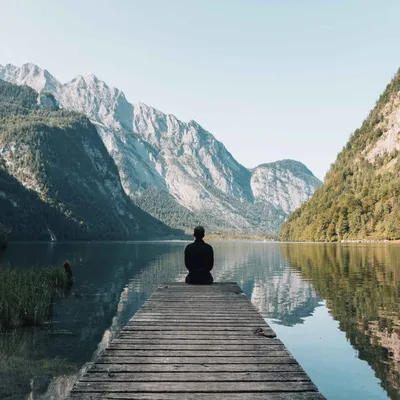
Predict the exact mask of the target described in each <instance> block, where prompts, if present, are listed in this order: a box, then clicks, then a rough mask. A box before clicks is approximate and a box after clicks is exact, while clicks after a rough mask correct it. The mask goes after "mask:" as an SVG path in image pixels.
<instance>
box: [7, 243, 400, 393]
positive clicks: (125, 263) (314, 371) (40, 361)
mask: <svg viewBox="0 0 400 400" xmlns="http://www.w3.org/2000/svg"><path fill="white" fill-rule="evenodd" d="M186 244H187V243H185V242H106V243H99V242H96V243H94V242H92V243H78V242H74V243H12V244H10V247H9V249H7V251H6V253H5V254H3V255H2V256H1V258H0V268H1V267H2V266H11V267H12V268H30V267H32V266H41V265H59V264H62V262H63V261H64V260H65V259H68V260H69V261H70V262H71V264H72V266H73V271H74V278H75V284H74V286H73V288H72V291H71V293H70V295H69V297H68V298H66V299H63V300H61V301H58V302H57V304H56V307H55V313H54V317H53V320H52V321H51V322H50V323H48V324H46V325H45V326H43V327H36V328H24V329H22V328H21V329H18V330H15V331H13V332H10V333H7V334H0V398H7V399H18V400H20V399H25V398H26V399H28V398H29V399H63V398H64V395H65V393H66V392H67V391H68V390H69V389H70V388H71V387H72V385H73V384H74V382H75V381H76V380H77V379H78V378H79V377H80V376H81V374H82V373H83V372H84V371H85V369H86V368H87V367H88V366H89V365H90V362H92V361H93V360H94V359H95V358H96V356H97V355H98V354H99V353H100V352H101V351H102V350H103V349H104V348H105V347H106V346H107V345H108V344H109V343H110V341H111V340H112V339H113V338H114V337H115V336H116V335H117V334H118V332H119V331H120V329H121V328H122V327H123V326H124V325H125V324H126V322H127V321H128V320H129V319H130V317H131V316H132V315H133V314H134V313H135V312H136V311H137V310H138V309H139V308H140V307H141V305H142V304H143V303H144V301H146V300H147V298H148V297H149V296H150V295H151V293H152V291H153V290H154V289H155V288H156V287H157V286H158V285H159V284H162V283H165V282H171V281H183V280H184V278H185V275H186V274H185V268H184V265H183V249H184V247H185V245H186ZM212 245H213V246H214V251H215V268H214V271H213V275H214V280H215V281H220V282H221V281H236V282H237V283H238V284H239V285H240V286H241V288H242V289H243V291H244V292H245V293H246V294H247V296H248V297H249V299H251V301H252V303H253V304H254V305H255V306H256V307H257V308H258V310H259V311H260V312H261V314H262V315H263V316H264V318H266V320H267V322H268V323H269V324H270V325H271V327H272V328H273V329H274V330H275V332H276V333H277V335H278V337H279V338H280V339H281V340H282V341H283V342H284V344H285V345H286V346H287V348H288V349H289V351H290V352H291V353H292V354H293V355H294V357H296V359H297V360H298V361H299V363H300V364H301V365H302V366H303V368H304V369H305V370H306V372H307V373H308V374H309V375H310V377H311V379H312V380H313V381H314V383H315V384H316V385H317V386H318V388H319V389H320V391H321V392H322V393H323V394H324V395H325V396H326V397H327V399H335V400H336V399H351V400H358V399H363V400H365V399H400V321H399V320H400V245H396V244H290V243H273V242H272V243H258V242H214V243H212ZM50 375H51V376H50ZM32 379H33V387H34V391H32V390H31V385H30V382H31V380H32Z"/></svg>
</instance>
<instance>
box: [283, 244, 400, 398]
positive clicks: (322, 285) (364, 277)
mask: <svg viewBox="0 0 400 400" xmlns="http://www.w3.org/2000/svg"><path fill="white" fill-rule="evenodd" d="M281 251H282V255H283V256H284V258H285V259H286V260H287V262H288V264H289V266H290V267H291V268H292V269H293V270H295V271H299V272H301V276H302V278H303V279H307V280H309V281H310V282H311V283H312V285H313V287H314V288H315V289H316V290H317V292H318V294H319V296H321V297H322V298H324V299H326V301H327V306H328V308H329V310H330V312H331V314H332V316H333V318H335V319H336V320H337V321H339V327H340V329H341V330H343V331H344V332H345V333H346V337H347V339H348V340H349V341H350V343H351V344H352V345H353V346H354V347H355V348H356V349H357V350H358V357H359V358H360V359H362V360H366V361H367V362H368V364H369V365H370V366H371V367H372V368H373V369H374V371H375V373H376V376H377V377H378V378H379V379H380V380H381V382H382V386H383V387H384V388H385V390H386V391H387V392H388V394H389V396H390V397H391V398H392V399H400V321H399V316H400V263H399V255H400V247H397V246H395V245H375V246H370V245H358V246H357V245H356V246H355V245H323V244H283V245H282V247H281Z"/></svg>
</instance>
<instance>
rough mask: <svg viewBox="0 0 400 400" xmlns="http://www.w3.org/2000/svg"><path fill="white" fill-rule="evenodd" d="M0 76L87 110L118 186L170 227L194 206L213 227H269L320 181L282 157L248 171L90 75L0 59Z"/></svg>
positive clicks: (213, 144)
mask: <svg viewBox="0 0 400 400" xmlns="http://www.w3.org/2000/svg"><path fill="white" fill-rule="evenodd" d="M0 79H5V80H8V81H10V82H13V83H16V84H19V85H20V84H27V85H29V86H31V87H33V88H35V89H36V90H39V91H46V92H50V93H52V94H53V95H54V96H55V98H56V99H57V101H58V103H59V104H60V106H61V107H63V108H65V109H68V110H73V111H78V112H81V113H84V114H85V115H86V116H88V117H89V118H90V120H91V121H92V122H93V123H94V124H95V125H96V127H97V130H98V133H99V135H100V137H101V138H102V140H103V142H104V144H105V146H106V148H107V150H108V152H109V154H110V155H111V156H112V158H113V159H114V161H115V163H116V165H117V167H118V169H119V174H120V178H121V182H122V184H123V187H124V189H125V191H126V193H127V194H128V195H129V196H130V197H131V198H132V199H133V200H134V201H135V202H136V203H137V204H140V207H142V208H143V209H145V210H147V211H148V212H150V213H152V214H153V215H154V216H156V217H157V218H159V219H161V220H162V221H163V222H165V223H167V224H169V225H172V226H174V227H180V228H184V229H186V227H187V225H189V224H190V223H191V222H192V220H191V219H190V221H189V220H187V219H185V217H184V216H183V215H184V214H185V215H188V213H189V214H190V215H192V213H194V215H195V216H197V217H198V219H199V220H200V221H199V222H202V223H203V224H204V225H206V226H207V227H208V228H210V229H211V230H214V231H229V230H236V231H246V232H249V231H255V232H276V231H277V229H278V228H279V227H280V225H281V224H282V223H283V221H284V220H285V218H286V216H287V215H288V213H290V212H291V211H293V210H294V209H295V208H296V207H298V206H299V205H300V204H301V203H302V202H303V201H305V200H307V199H308V198H309V197H310V196H311V194H312V193H313V192H314V190H315V189H316V188H317V187H318V186H319V185H320V181H319V180H318V179H317V178H315V177H314V176H313V175H312V173H311V172H310V171H308V170H307V168H306V167H305V166H303V165H302V164H300V163H297V162H293V161H290V160H287V161H283V162H278V163H270V164H266V165H262V166H259V167H257V168H255V169H254V170H249V169H247V168H245V167H243V166H242V165H241V164H239V163H238V162H237V161H236V160H235V159H234V157H233V156H232V155H231V154H230V153H229V151H228V150H227V149H226V148H225V146H224V145H223V144H222V143H221V142H219V141H218V140H216V139H215V137H214V136H213V135H212V134H211V133H209V132H207V131H206V130H205V129H203V128H202V127H201V126H200V125H199V124H197V123H196V122H195V121H189V122H187V123H186V122H182V121H180V120H178V119H177V118H176V117H175V116H173V115H167V114H164V113H162V112H161V111H158V110H156V109H154V108H152V107H149V106H146V105H145V104H141V103H139V104H135V105H132V104H131V103H129V102H128V101H127V99H126V97H125V95H124V94H123V93H122V92H121V91H120V90H118V89H116V88H113V87H109V86H108V85H107V84H106V83H104V82H102V81H101V80H99V79H98V78H97V77H96V76H95V75H92V74H90V75H87V76H78V77H77V78H75V79H73V80H72V81H70V82H67V83H66V84H61V83H60V82H58V81H57V80H56V79H55V78H54V77H53V76H51V75H50V74H49V73H48V72H47V71H46V70H43V69H40V68H39V67H37V66H35V65H33V64H25V65H23V66H22V67H21V68H17V67H15V66H12V65H6V66H5V67H2V66H0ZM294 165H296V167H295V168H294V167H293V166H294ZM150 188H151V190H150ZM154 190H155V191H154ZM154 193H156V196H157V199H160V198H161V199H163V198H165V199H166V200H165V201H167V199H168V201H170V199H171V198H172V200H173V202H175V206H174V207H172V209H171V208H169V209H166V208H165V204H163V202H161V203H158V205H156V206H154V201H152V200H151V199H152V198H151V196H152V195H153V194H154ZM142 196H145V197H144V198H145V199H146V201H144V200H143V199H141V197H142ZM151 204H153V205H151ZM182 207H183V208H184V209H185V210H187V213H185V212H181V211H182ZM177 210H179V212H178V211H177ZM177 213H178V214H179V215H180V216H181V217H180V218H176V215H177Z"/></svg>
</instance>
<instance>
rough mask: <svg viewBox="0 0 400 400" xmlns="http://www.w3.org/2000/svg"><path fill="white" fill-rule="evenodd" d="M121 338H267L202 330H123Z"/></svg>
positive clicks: (269, 336) (268, 336)
mask: <svg viewBox="0 0 400 400" xmlns="http://www.w3.org/2000/svg"><path fill="white" fill-rule="evenodd" d="M274 335H275V333H274V332H272V331H271V333H269V332H267V338H274V337H275V336H274ZM118 337H120V338H135V339H141V338H148V339H153V338H154V339H157V338H158V339H160V338H165V339H171V340H174V339H179V340H181V339H185V340H193V341H194V340H205V339H209V340H213V339H218V340H222V339H226V340H227V341H228V340H231V339H235V340H238V339H239V340H263V339H264V338H265V336H258V335H254V334H253V333H252V332H250V333H249V332H241V331H239V332H237V331H236V332H235V331H233V332H232V331H231V332H230V333H229V335H228V333H227V332H223V331H221V332H215V333H213V332H210V331H208V332H202V331H201V330H199V331H165V332H164V331H162V330H159V331H139V330H129V329H127V330H122V331H121V333H120V334H119V335H118Z"/></svg>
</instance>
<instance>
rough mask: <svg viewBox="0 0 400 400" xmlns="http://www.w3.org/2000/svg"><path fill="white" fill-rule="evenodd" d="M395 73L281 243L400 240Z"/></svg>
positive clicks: (398, 82) (398, 78) (399, 104)
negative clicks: (285, 241)
mask: <svg viewBox="0 0 400 400" xmlns="http://www.w3.org/2000/svg"><path fill="white" fill-rule="evenodd" d="M399 151H400V70H399V71H398V72H397V74H396V75H395V76H394V78H393V80H392V81H391V83H390V84H389V85H388V86H387V87H386V89H385V91H384V92H383V94H382V95H381V96H380V98H379V100H378V101H377V103H376V105H375V107H374V109H373V110H372V111H371V112H370V113H369V115H368V117H367V118H366V119H365V121H364V122H363V124H362V125H361V127H360V128H359V129H357V130H356V131H355V132H354V133H353V134H352V135H351V137H350V139H349V141H348V142H347V144H346V145H345V146H344V148H343V150H342V151H341V152H340V154H339V155H338V157H337V159H336V161H335V163H334V164H333V165H332V167H331V168H330V170H329V172H328V173H327V175H326V178H325V182H324V184H323V185H322V186H321V187H320V188H319V189H318V190H317V191H316V192H315V194H314V195H313V197H312V198H311V199H310V200H309V201H308V202H306V203H304V204H303V205H302V206H301V207H300V208H299V209H297V210H296V211H295V212H294V213H293V214H292V215H291V216H290V217H289V219H288V221H287V222H286V223H285V224H284V225H283V227H282V229H281V231H280V238H281V239H282V240H300V241H301V240H306V241H307V240H311V241H338V240H349V239H399V238H400V224H399V221H400V173H399V171H400V157H399V155H400V153H399Z"/></svg>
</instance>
